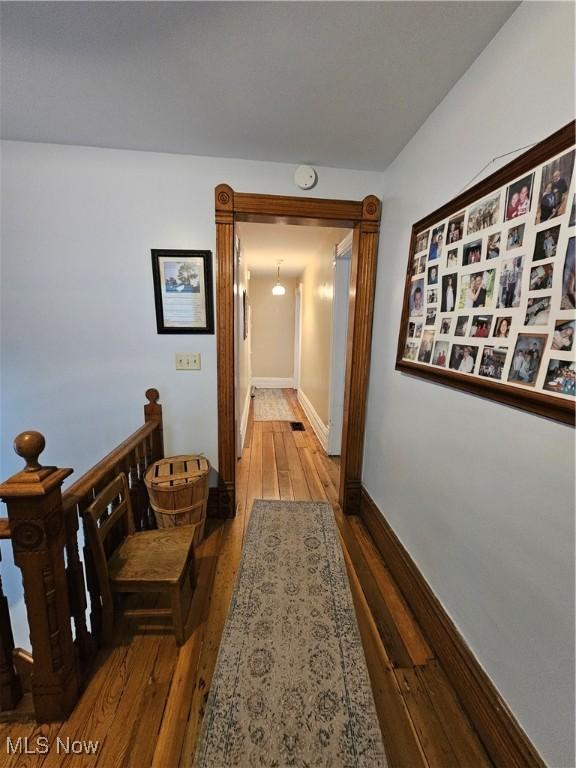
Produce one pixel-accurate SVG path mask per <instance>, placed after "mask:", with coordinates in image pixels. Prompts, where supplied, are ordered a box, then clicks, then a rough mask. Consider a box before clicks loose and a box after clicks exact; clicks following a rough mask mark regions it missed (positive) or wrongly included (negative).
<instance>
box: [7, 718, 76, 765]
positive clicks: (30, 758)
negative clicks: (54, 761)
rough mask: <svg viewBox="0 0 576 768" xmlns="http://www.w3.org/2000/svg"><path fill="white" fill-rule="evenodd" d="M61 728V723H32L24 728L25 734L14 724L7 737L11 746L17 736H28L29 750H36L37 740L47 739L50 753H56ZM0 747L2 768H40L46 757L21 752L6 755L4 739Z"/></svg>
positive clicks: (19, 725) (19, 726) (18, 724)
mask: <svg viewBox="0 0 576 768" xmlns="http://www.w3.org/2000/svg"><path fill="white" fill-rule="evenodd" d="M61 726H62V723H47V724H44V725H38V724H36V723H34V724H33V725H31V726H28V727H27V728H26V730H27V732H23V731H22V730H21V727H22V725H21V724H20V723H14V726H13V727H11V728H10V733H9V734H8V735H9V736H10V738H11V739H12V743H13V744H15V743H16V740H17V739H18V736H20V735H22V737H25V736H28V739H29V741H28V743H29V745H30V749H31V750H32V749H35V748H37V744H39V742H38V741H37V740H38V739H39V738H43V739H48V744H49V745H50V747H51V749H50V751H53V752H56V747H55V744H56V739H57V737H58V734H59V732H60V729H61ZM0 747H1V749H2V752H0V755H1V759H0V765H1V766H2V768H40V766H41V765H42V764H43V763H44V761H45V759H46V757H47V755H43V754H40V753H36V754H34V753H31V754H25V753H22V752H15V753H14V754H8V743H7V741H6V739H3V741H2V744H1V745H0Z"/></svg>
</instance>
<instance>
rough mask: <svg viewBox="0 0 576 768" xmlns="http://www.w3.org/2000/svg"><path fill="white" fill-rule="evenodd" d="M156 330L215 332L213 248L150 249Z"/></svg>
mask: <svg viewBox="0 0 576 768" xmlns="http://www.w3.org/2000/svg"><path fill="white" fill-rule="evenodd" d="M152 276H153V279H154V300H155V304H156V327H157V330H158V333H214V303H213V297H212V252H211V251H174V250H160V249H153V250H152Z"/></svg>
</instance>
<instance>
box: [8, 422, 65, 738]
mask: <svg viewBox="0 0 576 768" xmlns="http://www.w3.org/2000/svg"><path fill="white" fill-rule="evenodd" d="M44 445H45V440H44V437H43V436H42V435H41V434H40V433H39V432H23V433H22V434H21V435H18V437H17V438H16V440H15V441H14V447H15V450H16V453H17V454H18V455H19V456H22V457H23V458H24V459H26V467H25V469H23V470H22V471H21V472H18V474H16V475H13V476H12V477H11V478H10V479H9V480H7V481H6V482H5V483H3V484H2V485H1V486H0V498H1V499H2V500H3V501H5V502H6V506H7V507H8V519H9V521H10V531H11V534H12V535H11V538H12V550H13V553H14V563H15V564H16V565H17V566H18V568H20V570H21V571H22V582H23V585H24V599H25V602H26V612H27V616H28V625H29V627H30V643H31V645H32V655H33V659H34V661H33V674H32V697H33V700H34V712H35V715H36V720H37V721H38V722H40V723H47V722H48V723H50V722H54V721H56V720H65V719H66V718H67V717H68V715H69V714H70V713H71V711H72V709H73V708H74V705H75V704H76V701H77V700H78V696H79V690H80V680H79V671H78V668H77V662H76V653H75V649H74V642H73V640H72V626H71V618H72V616H71V612H70V604H69V598H68V581H67V578H66V569H65V566H64V546H65V543H66V541H65V525H64V512H63V508H62V493H61V485H62V482H63V481H64V480H65V479H66V478H67V477H68V475H70V474H71V472H72V470H71V469H58V468H57V467H42V466H41V465H40V464H39V463H38V457H39V455H40V453H41V452H42V450H43V449H44Z"/></svg>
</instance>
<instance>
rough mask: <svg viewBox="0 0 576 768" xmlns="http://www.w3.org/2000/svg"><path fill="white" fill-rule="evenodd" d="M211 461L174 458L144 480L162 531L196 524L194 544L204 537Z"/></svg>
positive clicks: (158, 465) (151, 469)
mask: <svg viewBox="0 0 576 768" xmlns="http://www.w3.org/2000/svg"><path fill="white" fill-rule="evenodd" d="M209 473H210V462H209V461H208V459H207V458H206V457H205V456H198V455H191V456H170V457H168V458H166V459H160V461H156V462H154V464H152V465H151V466H150V467H148V470H147V471H146V475H145V478H144V482H145V483H146V488H147V489H148V495H149V496H150V505H151V507H152V509H153V510H154V516H155V517H156V523H157V524H158V528H173V527H174V526H177V525H191V524H196V525H197V526H198V527H197V530H196V533H195V535H194V543H195V544H198V543H199V542H200V541H202V538H203V536H204V525H205V522H206V507H207V505H208V475H209Z"/></svg>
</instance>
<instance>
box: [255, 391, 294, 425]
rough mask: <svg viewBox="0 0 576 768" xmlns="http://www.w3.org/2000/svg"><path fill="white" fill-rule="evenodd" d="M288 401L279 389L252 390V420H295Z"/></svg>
mask: <svg viewBox="0 0 576 768" xmlns="http://www.w3.org/2000/svg"><path fill="white" fill-rule="evenodd" d="M295 420H296V417H295V415H294V411H293V410H292V407H291V406H290V403H289V402H288V400H287V399H286V396H285V395H284V392H282V390H281V389H255V390H254V421H295Z"/></svg>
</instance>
